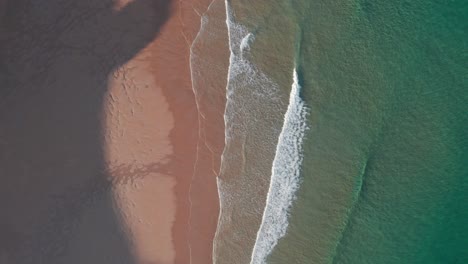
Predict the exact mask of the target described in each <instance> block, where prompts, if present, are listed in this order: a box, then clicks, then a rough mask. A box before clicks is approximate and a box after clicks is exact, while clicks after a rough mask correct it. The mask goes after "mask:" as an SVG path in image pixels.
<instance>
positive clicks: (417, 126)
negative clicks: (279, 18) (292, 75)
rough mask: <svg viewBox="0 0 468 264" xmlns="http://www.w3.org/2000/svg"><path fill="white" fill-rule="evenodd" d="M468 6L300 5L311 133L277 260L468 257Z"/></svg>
mask: <svg viewBox="0 0 468 264" xmlns="http://www.w3.org/2000/svg"><path fill="white" fill-rule="evenodd" d="M298 4H299V3H298ZM466 11H468V7H467V4H466V1H465V2H463V1H450V2H443V3H442V2H440V1H315V0H314V1H308V2H307V3H305V2H304V3H302V6H301V8H298V15H297V16H298V17H299V18H300V19H299V21H300V22H299V23H301V28H302V39H301V41H300V54H301V55H300V63H301V66H302V72H301V74H302V81H303V87H304V92H303V97H304V99H305V100H306V102H307V103H308V105H309V107H310V108H311V109H312V110H311V115H310V118H309V124H310V126H311V127H312V129H311V130H310V131H309V134H308V136H307V139H306V141H307V142H306V153H305V158H304V164H303V173H302V175H303V184H302V186H301V189H300V191H299V193H298V197H299V198H298V200H297V202H296V204H295V206H294V209H293V212H292V214H291V217H290V223H291V226H290V228H289V231H288V235H287V236H286V237H285V238H283V239H282V240H280V242H279V245H278V246H277V248H276V250H275V252H274V253H273V254H272V255H271V256H270V258H269V263H360V264H361V263H468V250H466V245H468V228H467V227H466V223H467V221H468V214H467V211H466V205H467V204H468V195H467V191H466V190H468V155H467V153H468V125H467V124H468V82H467V80H466V76H467V67H466V65H467V64H466V63H467V56H466V53H467V49H466V48H467V21H466V18H465V16H464V14H466Z"/></svg>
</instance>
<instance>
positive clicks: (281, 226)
mask: <svg viewBox="0 0 468 264" xmlns="http://www.w3.org/2000/svg"><path fill="white" fill-rule="evenodd" d="M297 75H298V74H297V70H296V69H294V73H293V81H294V82H293V85H292V89H291V94H290V97H289V105H288V109H287V111H286V114H285V117H284V123H283V129H282V131H281V133H280V135H279V139H278V144H277V146H276V154H275V158H274V160H273V166H272V175H271V180H270V189H269V191H268V196H267V201H266V206H265V211H264V213H263V218H262V224H261V226H260V229H259V231H258V233H257V239H256V241H255V246H254V249H253V253H252V258H251V262H250V263H251V264H263V263H266V259H267V257H268V255H270V254H271V252H272V251H273V249H274V247H275V246H276V245H277V244H278V241H279V239H280V238H282V237H283V236H284V235H285V234H286V231H287V228H288V214H289V210H290V208H291V206H292V203H293V201H294V200H295V196H296V191H297V190H298V189H299V186H300V168H301V164H302V160H303V156H302V152H303V147H302V144H303V140H304V135H305V131H306V130H307V124H306V117H307V108H306V106H305V104H304V101H303V100H302V99H301V97H300V89H301V87H300V85H299V80H298V76H297Z"/></svg>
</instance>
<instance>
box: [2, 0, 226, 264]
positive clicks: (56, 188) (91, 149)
mask: <svg viewBox="0 0 468 264" xmlns="http://www.w3.org/2000/svg"><path fill="white" fill-rule="evenodd" d="M69 2H70V3H72V2H73V1H69ZM109 3H110V1H101V2H99V3H98V2H92V1H86V3H83V5H82V6H81V5H75V6H73V8H74V9H70V12H71V13H70V16H61V15H60V14H61V13H63V8H62V7H63V6H54V5H57V4H55V3H52V4H51V6H48V7H47V8H46V9H47V12H44V10H42V9H41V8H42V7H29V6H27V5H26V4H25V3H23V2H22V1H17V2H11V3H10V2H8V1H7V4H6V5H3V6H4V8H6V11H5V12H0V14H9V13H12V11H13V10H16V12H18V14H17V15H16V16H15V17H13V16H9V15H5V17H6V18H5V19H4V20H2V21H5V24H2V32H6V34H5V35H4V36H6V37H5V38H2V39H1V40H2V42H1V48H2V49H1V51H2V53H1V58H2V60H1V65H0V66H1V67H0V74H1V75H0V77H1V78H0V81H1V84H2V88H3V90H2V91H1V93H0V95H1V97H0V99H1V100H0V102H1V103H0V109H1V112H0V124H1V127H0V128H1V129H0V143H1V144H2V149H1V152H0V165H1V166H0V170H1V171H0V173H1V175H7V176H2V177H5V179H4V182H5V183H6V184H4V185H2V187H1V190H0V193H1V196H0V201H1V206H2V208H6V209H5V210H4V211H3V213H2V220H0V224H1V225H0V226H1V227H0V228H1V229H0V237H1V238H0V260H2V261H3V262H2V264H3V263H7V264H8V263H35V264H37V263H125V264H129V263H138V264H149V263H152V264H156V263H157V264H166V263H167V264H169V263H176V264H179V263H180V264H185V263H203V264H206V263H209V262H211V258H212V255H211V254H212V239H213V236H214V233H215V230H216V224H217V218H218V211H219V203H218V195H217V189H216V176H217V173H218V169H219V163H220V155H221V152H222V149H223V146H224V145H223V144H224V122H223V112H224V98H225V77H224V76H226V75H222V76H223V77H222V78H221V79H219V77H218V79H216V80H215V81H210V82H209V84H206V85H205V84H204V83H203V80H202V79H198V81H197V82H196V85H197V87H196V88H197V89H196V91H198V93H197V92H195V93H194V90H193V89H192V78H191V77H192V76H191V71H190V47H191V45H192V42H193V40H194V39H195V37H196V36H197V33H198V30H199V28H200V18H201V17H200V15H202V14H203V13H204V12H206V10H207V8H208V5H209V4H210V1H205V0H200V1H191V2H185V1H179V2H172V3H171V4H170V5H169V4H168V2H164V1H150V0H134V1H120V2H119V3H113V4H109ZM220 3H222V2H221V1H220V2H219V4H218V7H217V8H218V9H219V10H220V11H223V9H222V6H220ZM0 6H2V5H0ZM61 8H62V9H61ZM70 8H71V7H70ZM77 9H78V10H77ZM81 9H83V10H81ZM54 10H61V11H57V12H55V11H54ZM96 10H100V11H96ZM94 11H96V12H94ZM75 13H76V14H75ZM46 14H47V16H45V15H46ZM222 14H223V15H224V12H223V13H222ZM80 16H81V17H80ZM83 16H85V17H86V20H84V21H85V22H80V23H76V21H83V20H80V19H82V18H83ZM48 17H51V18H50V19H49V18H48ZM18 19H20V20H18ZM54 19H55V20H54ZM59 19H63V20H64V21H63V23H58V24H56V23H57V20H59ZM18 21H22V23H18ZM38 21H40V22H38ZM65 22H67V23H68V24H67V23H65ZM223 22H224V21H223ZM56 25H57V26H56ZM59 25H64V28H63V30H62V28H55V29H54V27H59ZM30 28H33V29H34V30H30ZM51 29H54V30H53V32H52V31H50V32H49V31H48V30H51ZM54 34H57V35H54ZM220 40H225V39H220ZM37 43H40V44H37ZM219 45H220V47H221V48H226V49H225V50H224V51H223V49H220V52H219V55H220V56H226V57H224V58H225V60H226V63H223V62H221V63H220V65H218V66H219V67H221V69H222V67H227V59H228V58H227V47H226V43H221V44H219ZM198 47H199V48H198V49H197V52H198V54H201V53H202V52H205V51H206V50H207V48H206V47H204V46H203V44H202V42H198ZM217 60H219V58H217ZM7 65H8V67H6V66H7ZM6 68H8V71H6V70H5V69H6ZM203 71H204V72H207V71H206V70H200V71H198V72H199V73H202V72H203ZM221 73H223V72H222V71H221ZM212 77H213V78H214V77H215V76H214V75H213V74H212V75H211V76H208V77H207V79H206V80H209V79H210V78H212ZM204 86H206V87H207V88H209V89H210V90H204ZM19 120H20V121H19ZM32 131H34V133H31V132H32ZM11 201H15V206H14V207H12V206H11Z"/></svg>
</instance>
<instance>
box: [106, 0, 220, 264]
mask: <svg viewBox="0 0 468 264" xmlns="http://www.w3.org/2000/svg"><path fill="white" fill-rule="evenodd" d="M208 4H211V2H209V1H198V2H197V3H186V2H179V3H174V4H173V9H172V12H171V15H170V17H169V20H168V21H167V22H166V24H165V25H164V28H163V29H162V30H161V33H160V35H159V36H158V37H157V38H156V39H155V40H154V41H153V42H152V43H150V44H149V45H148V46H147V47H146V48H145V49H143V50H142V51H141V52H140V54H138V55H137V56H136V57H135V58H133V59H132V60H131V61H130V62H128V63H127V66H128V68H130V69H132V70H130V71H135V72H134V73H133V75H134V76H133V78H132V77H131V75H132V74H128V72H127V73H125V74H124V75H127V76H125V77H124V78H125V80H128V79H132V80H134V82H138V80H145V79H146V80H149V81H148V83H142V84H141V85H140V86H141V87H150V90H153V91H152V93H158V94H159V95H158V96H154V97H153V98H152V99H149V100H148V101H146V102H145V100H146V99H147V98H150V97H151V96H150V94H147V95H140V96H137V97H139V99H137V100H135V101H138V102H139V104H142V105H143V106H142V109H145V111H148V108H153V107H152V106H153V105H156V106H155V107H158V106H159V109H156V108H154V109H153V110H152V111H148V112H147V114H146V115H144V117H143V120H141V123H144V124H145V127H142V128H141V129H136V130H134V131H136V132H137V133H138V131H147V132H148V131H151V130H153V132H154V133H151V134H149V135H146V137H141V136H139V137H135V138H146V140H147V141H146V144H145V143H143V144H141V147H140V149H139V152H141V151H142V150H145V148H147V146H151V147H150V148H151V149H153V148H154V149H155V150H156V153H157V154H156V153H155V155H157V156H158V157H159V158H157V159H158V160H159V161H160V164H158V165H156V169H155V172H154V174H152V175H148V176H147V177H145V178H142V179H140V180H139V182H138V183H132V184H133V185H135V184H136V185H138V186H139V187H138V188H139V189H138V190H133V191H132V190H131V189H133V187H124V188H116V190H115V195H116V198H117V201H120V202H118V203H119V205H120V207H121V210H122V215H123V216H124V218H125V219H127V221H126V222H127V227H128V229H129V231H128V233H129V235H130V236H131V237H132V238H133V240H134V245H135V254H136V258H137V259H138V260H139V261H163V263H194V264H195V263H200V264H206V263H208V262H207V261H209V262H211V260H212V245H213V237H214V233H215V231H216V227H217V218H218V213H219V200H218V190H217V186H216V176H217V175H218V173H219V167H220V165H219V163H220V161H219V159H220V155H221V152H222V149H223V148H224V119H223V116H222V113H223V112H224V101H223V100H219V97H220V96H221V97H222V98H223V99H224V98H225V85H221V86H220V87H221V88H222V90H221V91H219V92H220V93H218V94H217V95H216V96H215V98H217V99H218V100H217V101H216V102H214V101H212V100H211V98H212V96H213V92H216V88H219V87H217V86H216V85H215V86H214V87H211V90H210V91H208V90H207V89H208V88H207V87H206V84H204V83H203V80H204V79H205V78H206V75H203V80H202V79H200V78H199V79H198V80H196V78H194V76H193V73H192V71H193V70H196V71H199V70H201V71H203V69H200V68H202V67H197V66H195V67H194V68H196V69H191V66H193V65H192V52H191V51H192V47H193V46H192V45H193V44H194V40H195V39H196V37H197V36H199V33H200V30H203V29H202V28H201V17H200V16H199V14H204V13H205V12H207V11H206V9H207V8H208ZM195 6H196V7H195ZM194 8H198V9H194ZM197 43H199V44H200V43H203V41H198V42H197ZM199 46H200V45H197V47H198V48H197V50H199V51H202V50H203V49H204V48H203V44H201V46H202V47H201V48H200V47H199ZM216 59H217V60H219V57H218V58H216ZM206 73H207V72H204V74H206ZM211 75H212V76H211V78H216V77H217V76H215V75H214V74H211ZM135 77H136V78H135ZM208 79H209V78H208ZM122 82H125V81H122ZM194 85H197V86H198V87H197V89H195V88H194ZM210 85H211V86H213V84H210ZM151 87H152V88H151ZM137 90H139V91H138V92H137V93H141V90H144V89H141V88H138V89H136V90H135V91H137ZM218 90H219V89H218ZM121 96H122V95H121ZM126 96H128V95H126ZM114 97H117V98H118V97H119V96H114ZM160 106H162V107H160ZM118 109H121V107H119V108H118ZM119 111H120V110H119ZM132 111H133V112H132V113H131V114H132V115H133V114H134V113H135V109H132ZM151 113H153V114H151ZM155 113H164V114H161V115H160V116H159V117H158V114H156V116H155ZM219 113H221V119H220V118H219V115H218V114H219ZM129 114H130V112H129ZM140 114H141V113H140ZM137 115H138V113H137ZM157 123H158V124H157ZM153 125H154V129H151V127H152V126H153ZM158 134H159V137H157V135H158ZM162 134H164V135H162ZM164 138H165V139H164ZM121 141H122V140H120V141H117V142H121ZM166 141H167V142H166ZM162 142H165V143H162ZM127 149H128V148H127ZM118 152H119V154H118V156H122V155H123V154H122V153H123V152H122V149H120V151H118ZM143 152H145V151H143ZM146 152H150V151H146ZM135 153H137V151H135ZM153 156H154V155H153ZM133 158H135V155H134V156H133ZM142 159H143V160H144V158H142V157H139V158H137V159H136V160H139V161H141V160H142ZM147 161H148V162H149V161H150V159H147ZM142 186H144V187H142ZM151 186H152V187H151ZM162 186H165V187H162ZM121 189H123V190H121ZM167 189H171V190H172V192H168V191H167ZM155 190H159V191H156V192H158V193H157V194H155V193H154V192H155ZM152 193H153V194H152ZM156 197H158V199H159V200H164V202H161V201H157V200H155V198H156ZM125 200H127V202H125ZM122 201H123V202H122ZM135 201H139V202H137V203H135V204H136V205H131V206H130V205H128V204H129V203H134V202H135ZM171 203H172V205H171ZM125 204H127V205H125ZM145 204H146V206H145ZM150 205H151V206H150ZM148 208H153V209H154V210H155V211H154V212H153V213H152V214H150V213H148V212H147V210H148ZM142 223H146V224H147V225H148V226H144V225H143V224H142ZM168 229H170V230H171V234H170V236H171V238H172V239H168V234H167V230H168ZM150 234H152V235H150ZM151 245H152V246H151ZM151 248H153V251H155V250H154V248H159V249H162V248H164V250H160V252H152V251H151ZM171 248H172V249H171ZM163 251H164V253H163Z"/></svg>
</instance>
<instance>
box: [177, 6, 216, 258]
mask: <svg viewBox="0 0 468 264" xmlns="http://www.w3.org/2000/svg"><path fill="white" fill-rule="evenodd" d="M214 1H216V0H212V1H211V3H210V4H209V5H208V7H207V9H206V10H205V12H203V14H200V13H199V12H198V11H197V10H196V9H194V11H195V12H196V13H197V14H198V15H199V16H200V29H199V30H198V32H197V35H196V36H195V38H194V39H193V41H192V44H191V45H190V59H189V67H190V79H191V82H192V83H191V84H192V91H193V95H194V97H195V104H196V107H197V112H198V114H197V118H198V140H197V150H196V153H195V162H194V165H193V174H192V177H191V181H190V186H189V196H188V200H189V204H190V206H189V216H188V229H189V234H190V232H191V231H192V224H191V223H192V207H193V202H192V198H191V197H192V196H191V194H192V185H193V181H194V179H195V173H196V171H197V166H198V160H199V152H200V140H201V120H200V117H203V116H202V114H201V111H200V105H199V100H200V99H199V95H198V92H197V89H196V88H195V85H194V78H195V76H194V74H193V64H192V58H193V46H194V45H195V44H196V43H197V41H198V38H199V36H200V34H201V32H203V30H204V26H205V24H206V18H205V14H206V13H207V12H208V11H209V10H210V8H211V6H212V4H213V3H214ZM184 38H185V40H186V41H187V37H186V36H185V34H184ZM187 43H188V41H187ZM205 145H206V142H205ZM188 248H189V263H192V244H191V243H190V239H188Z"/></svg>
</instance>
